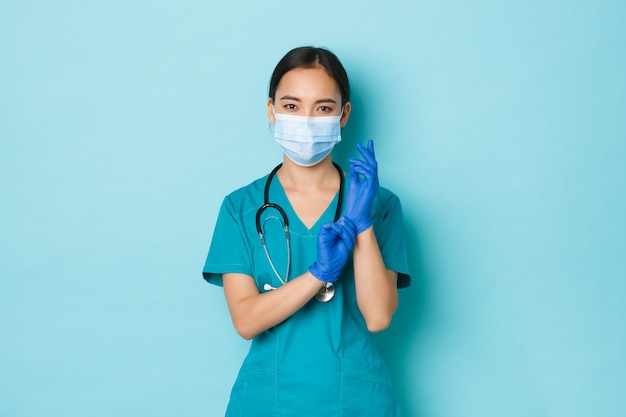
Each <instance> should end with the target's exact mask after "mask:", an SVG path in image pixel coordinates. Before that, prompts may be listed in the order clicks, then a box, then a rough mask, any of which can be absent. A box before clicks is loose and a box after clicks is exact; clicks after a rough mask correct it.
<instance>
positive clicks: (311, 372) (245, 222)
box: [203, 176, 410, 417]
mask: <svg viewBox="0 0 626 417" xmlns="http://www.w3.org/2000/svg"><path fill="white" fill-rule="evenodd" d="M267 178H268V176H265V177H263V178H260V179H258V180H256V181H254V182H253V183H251V184H249V185H248V186H246V187H243V188H240V189H239V190H237V191H234V192H233V193H231V194H230V195H228V196H227V197H226V198H225V199H224V201H223V203H222V207H221V209H220V213H219V216H218V219H217V224H216V226H215V230H214V234H213V240H212V242H211V247H210V249H209V254H208V256H207V259H206V263H205V265H204V269H203V276H204V278H205V279H206V280H207V281H208V282H209V283H212V284H216V285H220V286H221V285H222V274H224V273H241V274H246V275H249V276H251V277H253V278H254V280H255V281H256V284H257V288H258V289H259V292H265V290H264V289H263V286H264V285H265V284H270V285H271V286H273V287H279V286H280V285H281V283H280V280H279V279H278V278H277V277H276V275H275V273H274V272H273V271H272V268H271V266H270V264H269V262H268V260H267V257H266V255H265V251H264V250H263V247H262V245H261V242H260V239H259V235H258V233H257V230H256V225H255V217H256V212H257V210H258V208H259V207H260V206H261V205H262V204H263V191H264V187H265V184H266V181H267ZM337 200H338V195H336V196H335V198H334V200H333V201H332V203H331V204H330V205H329V207H328V208H327V209H326V211H325V212H324V214H323V215H322V216H321V217H320V219H319V220H318V221H317V223H316V224H315V225H313V227H312V228H311V229H309V228H307V227H306V226H305V225H304V224H303V223H302V222H301V221H300V219H299V218H298V216H297V215H296V213H295V211H294V210H293V208H292V207H291V204H290V203H289V200H288V199H287V196H286V194H285V192H284V189H283V188H282V186H281V184H280V181H279V179H278V178H277V177H274V178H273V180H272V183H271V185H270V193H269V201H270V202H272V203H275V204H279V205H280V206H281V207H282V208H283V210H285V212H286V214H287V217H288V219H289V231H290V237H291V244H290V246H291V271H290V272H289V278H290V279H291V278H295V277H297V276H299V275H301V274H303V273H304V272H306V271H307V270H308V268H309V266H310V265H311V264H312V263H313V262H315V260H316V258H317V234H318V232H319V229H320V227H321V225H322V224H323V223H326V222H332V221H333V218H334V214H335V210H336V206H337ZM261 223H262V225H263V228H264V235H265V239H266V244H267V247H268V250H269V253H270V256H271V258H272V261H273V262H274V265H275V267H276V269H277V271H278V273H279V274H280V275H281V276H282V277H283V278H284V276H285V272H286V271H285V269H286V265H287V250H286V239H285V232H284V231H283V229H282V218H281V217H280V215H279V214H278V213H277V212H276V210H275V209H267V210H265V211H264V213H263V216H262V218H261ZM372 223H373V226H374V233H375V235H376V239H377V241H378V245H379V247H380V251H381V254H382V258H383V261H384V263H385V265H386V267H387V269H391V270H394V271H396V272H398V288H403V287H406V286H408V285H409V284H410V276H409V269H408V262H407V256H406V245H405V238H404V226H403V219H402V208H401V206H400V201H399V199H398V197H397V196H396V195H395V194H393V193H392V192H391V191H389V190H387V189H384V188H380V190H379V192H378V195H377V197H376V199H375V202H374V205H373V208H372ZM335 287H336V292H335V297H334V298H333V299H332V300H331V301H330V302H328V303H321V302H319V301H317V300H315V299H312V300H310V301H309V302H308V303H307V304H306V305H305V306H304V307H302V308H301V309H300V310H298V311H297V312H295V313H294V314H293V315H292V316H291V317H289V318H288V319H287V320H285V321H284V322H282V323H280V324H279V325H277V326H275V327H273V328H271V329H268V330H266V331H264V332H262V333H261V334H259V335H257V336H256V337H255V338H254V339H253V340H252V344H251V347H250V351H249V353H248V355H247V357H246V359H245V360H244V362H243V365H242V367H241V370H240V371H239V375H238V377H237V380H236V381H235V384H234V386H233V389H232V392H231V397H230V402H229V404H228V409H227V412H226V415H227V416H256V417H262V416H296V415H306V416H308V417H314V416H320V417H321V416H324V417H327V416H359V415H371V416H399V415H400V413H399V410H398V406H397V403H396V400H395V394H394V390H393V387H392V384H391V379H390V377H389V373H388V371H387V367H386V365H385V363H384V362H383V360H382V358H381V357H380V355H379V353H378V350H377V348H376V344H375V342H374V338H373V336H372V334H371V333H370V332H369V331H368V330H367V327H366V325H365V320H364V319H363V316H362V315H361V312H360V311H359V308H358V306H357V303H356V291H355V285H354V269H353V267H352V258H350V259H348V262H347V263H346V266H345V268H344V270H343V271H342V274H341V277H340V278H339V279H338V280H337V282H336V283H335Z"/></svg>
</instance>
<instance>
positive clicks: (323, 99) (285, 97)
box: [280, 96, 337, 104]
mask: <svg viewBox="0 0 626 417" xmlns="http://www.w3.org/2000/svg"><path fill="white" fill-rule="evenodd" d="M280 100H293V101H297V102H298V103H300V102H302V100H300V99H299V98H298V97H294V96H282V97H281V98H280ZM319 103H333V104H337V102H336V101H335V100H334V99H332V98H322V99H319V100H316V101H315V104H319Z"/></svg>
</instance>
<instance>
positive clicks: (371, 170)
mask: <svg viewBox="0 0 626 417" xmlns="http://www.w3.org/2000/svg"><path fill="white" fill-rule="evenodd" d="M356 147H357V149H358V150H359V152H360V153H361V155H363V160H361V159H355V158H350V159H349V161H350V186H349V188H348V195H347V197H346V205H345V207H346V209H345V212H344V215H345V216H346V217H348V218H349V219H350V220H352V221H353V222H354V225H355V226H356V233H357V234H359V233H361V232H363V231H365V230H367V229H369V227H370V226H371V225H372V205H373V204H374V198H375V197H376V193H377V192H378V188H379V185H378V163H377V162H376V155H374V142H373V141H371V140H370V141H369V142H367V148H365V146H363V145H361V144H360V143H357V145H356ZM361 177H363V178H362V179H361Z"/></svg>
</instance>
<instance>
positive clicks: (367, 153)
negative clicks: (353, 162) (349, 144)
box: [356, 140, 376, 165]
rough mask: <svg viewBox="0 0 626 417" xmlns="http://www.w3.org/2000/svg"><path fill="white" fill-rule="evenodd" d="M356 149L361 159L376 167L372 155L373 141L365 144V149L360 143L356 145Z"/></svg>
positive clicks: (374, 157) (374, 158)
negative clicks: (361, 156)
mask: <svg viewBox="0 0 626 417" xmlns="http://www.w3.org/2000/svg"><path fill="white" fill-rule="evenodd" d="M356 147H357V149H358V150H359V152H360V153H361V155H363V159H365V161H366V162H368V163H370V164H372V165H376V156H375V155H374V142H373V141H371V140H370V141H369V142H368V143H367V148H366V147H365V146H363V145H362V144H360V143H357V144H356Z"/></svg>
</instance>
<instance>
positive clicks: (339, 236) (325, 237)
mask: <svg viewBox="0 0 626 417" xmlns="http://www.w3.org/2000/svg"><path fill="white" fill-rule="evenodd" d="M355 236H356V235H355V228H354V223H353V222H352V221H351V220H350V219H348V218H346V217H340V218H339V220H337V221H336V222H335V223H324V224H323V225H322V228H321V229H320V233H319V234H318V235H317V261H315V263H314V264H313V265H311V266H310V267H309V272H311V274H313V276H314V277H315V278H317V279H319V280H321V281H324V282H335V281H337V278H339V274H340V273H341V270H342V269H343V267H344V265H345V264H346V261H347V260H348V255H349V254H350V250H352V248H353V247H354V243H355V241H356V238H355Z"/></svg>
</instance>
